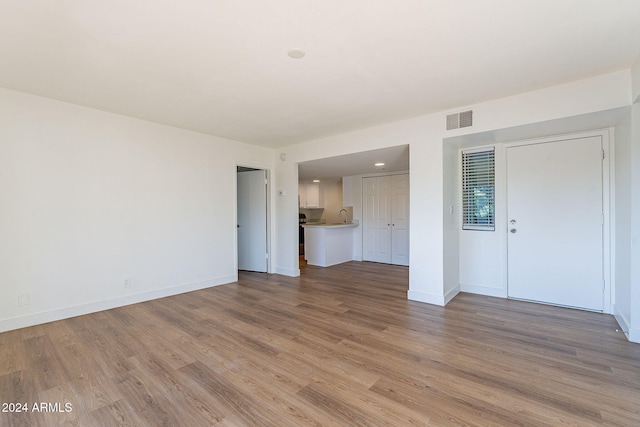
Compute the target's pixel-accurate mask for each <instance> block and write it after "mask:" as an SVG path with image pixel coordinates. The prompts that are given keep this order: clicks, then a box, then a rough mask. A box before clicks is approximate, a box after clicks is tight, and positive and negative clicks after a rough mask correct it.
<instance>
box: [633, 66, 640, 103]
mask: <svg viewBox="0 0 640 427" xmlns="http://www.w3.org/2000/svg"><path fill="white" fill-rule="evenodd" d="M631 90H632V92H631V99H633V102H635V103H637V102H640V57H638V59H637V60H636V63H635V65H634V66H633V67H632V68H631Z"/></svg>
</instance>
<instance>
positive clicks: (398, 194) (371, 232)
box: [362, 174, 409, 265]
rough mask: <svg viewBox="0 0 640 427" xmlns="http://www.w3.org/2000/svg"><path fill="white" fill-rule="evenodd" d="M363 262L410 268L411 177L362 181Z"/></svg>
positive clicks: (366, 179)
mask: <svg viewBox="0 0 640 427" xmlns="http://www.w3.org/2000/svg"><path fill="white" fill-rule="evenodd" d="M362 182H363V195H362V196H363V197H362V200H363V219H362V228H363V231H362V233H363V235H362V247H363V254H362V259H363V260H364V261H374V262H382V263H386V264H398V265H409V175H408V174H403V175H391V176H376V177H368V178H363V180H362Z"/></svg>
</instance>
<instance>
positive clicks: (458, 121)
mask: <svg viewBox="0 0 640 427" xmlns="http://www.w3.org/2000/svg"><path fill="white" fill-rule="evenodd" d="M469 126H473V110H469V111H463V112H461V113H455V114H449V115H448V116H447V130H452V129H459V128H468V127H469Z"/></svg>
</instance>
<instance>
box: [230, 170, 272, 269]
mask: <svg viewBox="0 0 640 427" xmlns="http://www.w3.org/2000/svg"><path fill="white" fill-rule="evenodd" d="M237 176H238V269H239V270H249V271H259V272H266V271H267V179H266V171H264V170H249V171H243V172H238V173H237Z"/></svg>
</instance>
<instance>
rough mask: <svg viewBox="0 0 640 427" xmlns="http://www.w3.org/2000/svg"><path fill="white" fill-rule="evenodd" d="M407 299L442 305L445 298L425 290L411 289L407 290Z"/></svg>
mask: <svg viewBox="0 0 640 427" xmlns="http://www.w3.org/2000/svg"><path fill="white" fill-rule="evenodd" d="M407 299H409V300H411V301H418V302H426V303H427V304H434V305H439V306H442V307H444V305H445V300H444V296H443V295H435V294H428V293H426V292H419V291H412V290H411V289H409V291H408V292H407Z"/></svg>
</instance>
